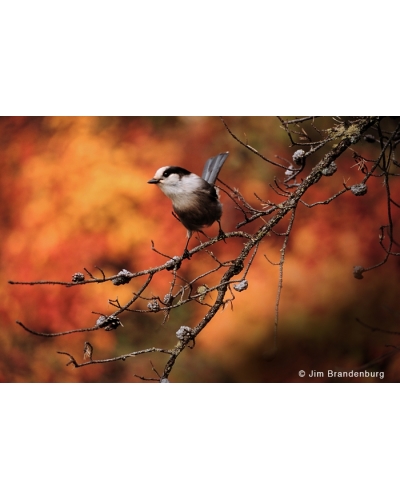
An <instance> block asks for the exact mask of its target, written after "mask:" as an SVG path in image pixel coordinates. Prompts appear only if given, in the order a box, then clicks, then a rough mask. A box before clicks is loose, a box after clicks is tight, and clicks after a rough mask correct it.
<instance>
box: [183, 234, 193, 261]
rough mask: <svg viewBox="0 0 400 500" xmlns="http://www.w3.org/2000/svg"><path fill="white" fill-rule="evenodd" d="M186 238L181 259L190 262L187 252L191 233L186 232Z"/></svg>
mask: <svg viewBox="0 0 400 500" xmlns="http://www.w3.org/2000/svg"><path fill="white" fill-rule="evenodd" d="M187 237H188V238H187V242H186V246H185V250H184V251H183V255H182V259H189V260H190V255H189V252H188V245H189V241H190V238H191V237H192V231H189V230H188V232H187Z"/></svg>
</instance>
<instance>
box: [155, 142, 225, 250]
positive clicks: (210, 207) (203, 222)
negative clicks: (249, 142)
mask: <svg viewBox="0 0 400 500" xmlns="http://www.w3.org/2000/svg"><path fill="white" fill-rule="evenodd" d="M228 155H229V151H227V152H226V153H220V154H218V155H217V156H213V157H212V158H209V159H208V160H207V161H206V163H205V164H204V168H203V172H202V174H201V177H199V176H198V175H196V174H194V173H193V172H189V170H186V169H185V168H182V167H177V166H166V167H161V168H159V169H158V170H157V172H156V173H155V174H154V177H153V178H152V179H150V180H149V181H147V182H148V184H156V185H157V186H158V187H159V188H160V189H161V191H162V192H163V193H164V194H165V195H166V196H168V198H170V200H171V201H172V207H173V209H174V212H175V214H176V217H177V218H178V219H179V221H180V222H181V223H182V224H183V226H184V227H185V228H186V230H187V238H188V239H187V242H186V246H185V250H184V252H183V258H190V256H189V253H188V250H187V248H188V244H189V241H190V238H191V237H192V234H193V232H194V231H199V232H201V233H203V231H202V229H203V228H204V227H209V226H211V225H212V224H214V222H218V225H219V234H218V236H219V237H221V238H224V236H225V233H224V232H223V231H222V228H221V222H220V219H221V216H222V203H221V202H220V201H219V192H218V188H216V187H215V186H214V183H215V181H216V179H217V177H218V174H219V172H220V170H221V168H222V165H223V164H224V163H225V160H226V159H227V157H228ZM173 215H174V213H173ZM203 234H204V233H203Z"/></svg>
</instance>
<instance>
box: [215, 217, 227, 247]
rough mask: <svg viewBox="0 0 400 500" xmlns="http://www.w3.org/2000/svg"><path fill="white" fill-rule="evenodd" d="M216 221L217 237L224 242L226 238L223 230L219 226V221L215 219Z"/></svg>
mask: <svg viewBox="0 0 400 500" xmlns="http://www.w3.org/2000/svg"><path fill="white" fill-rule="evenodd" d="M217 222H218V226H219V231H218V238H221V239H222V240H224V243H226V240H225V236H226V235H225V233H224V232H223V230H222V227H221V223H220V221H219V220H217Z"/></svg>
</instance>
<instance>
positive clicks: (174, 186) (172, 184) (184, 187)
mask: <svg viewBox="0 0 400 500" xmlns="http://www.w3.org/2000/svg"><path fill="white" fill-rule="evenodd" d="M170 168H171V167H161V168H159V169H158V170H157V172H156V173H155V174H154V177H153V179H151V181H150V182H151V183H152V184H157V186H158V187H159V188H160V189H161V191H162V192H163V193H164V194H165V195H166V196H168V197H169V198H171V199H172V200H173V201H175V202H178V199H179V198H181V197H186V196H187V195H188V194H189V193H192V192H193V191H195V190H196V189H198V188H200V187H202V186H203V183H204V181H203V179H201V177H199V176H198V175H196V174H193V173H187V174H183V175H182V172H180V173H175V172H171V173H169V175H167V176H165V175H164V173H165V171H166V170H168V169H170Z"/></svg>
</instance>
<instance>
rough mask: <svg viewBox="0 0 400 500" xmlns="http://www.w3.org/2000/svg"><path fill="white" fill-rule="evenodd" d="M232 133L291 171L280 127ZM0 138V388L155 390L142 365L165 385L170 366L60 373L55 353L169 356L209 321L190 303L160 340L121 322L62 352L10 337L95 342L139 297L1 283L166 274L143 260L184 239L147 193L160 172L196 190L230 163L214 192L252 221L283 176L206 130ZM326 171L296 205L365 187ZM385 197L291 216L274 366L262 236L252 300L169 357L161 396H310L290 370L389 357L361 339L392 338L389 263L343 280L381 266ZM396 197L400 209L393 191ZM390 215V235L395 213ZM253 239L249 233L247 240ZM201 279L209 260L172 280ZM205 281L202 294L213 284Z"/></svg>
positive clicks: (97, 288)
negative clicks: (190, 392)
mask: <svg viewBox="0 0 400 500" xmlns="http://www.w3.org/2000/svg"><path fill="white" fill-rule="evenodd" d="M227 122H228V123H229V125H230V127H232V129H234V130H235V133H236V134H237V135H238V136H240V138H241V139H242V140H244V141H245V142H248V143H249V144H251V145H252V146H253V147H254V148H256V149H258V150H260V151H261V152H262V153H263V154H264V155H265V156H268V157H270V158H271V159H274V158H275V155H278V156H280V157H282V158H287V159H288V160H290V159H291V156H292V154H293V152H294V150H293V148H290V145H289V140H288V137H287V135H286V133H285V132H284V131H283V130H282V129H281V128H280V126H279V122H278V120H277V119H276V118H269V117H248V118H244V117H241V118H235V117H231V118H227ZM0 137H1V156H0V164H1V165H0V167H1V174H0V196H1V215H2V217H1V222H0V223H1V233H2V238H1V243H0V253H1V264H0V278H1V280H0V287H1V292H2V301H1V304H0V318H1V326H0V350H1V355H0V356H1V358H0V380H1V381H2V382H8V381H10V382H50V381H53V382H61V381H63V382H72V381H93V382H94V381H98V382H107V381H118V382H132V381H136V380H137V379H136V378H135V377H134V374H135V373H136V374H140V375H147V376H152V371H151V365H150V360H151V361H152V362H153V364H154V366H156V367H158V368H159V369H160V371H162V367H163V362H164V361H165V360H166V357H165V355H164V356H162V355H155V354H152V355H149V356H147V357H146V356H143V357H138V358H135V359H131V360H127V361H125V362H116V363H106V364H103V365H96V366H89V367H84V368H81V369H74V368H73V367H71V366H68V367H66V366H65V365H66V362H67V361H68V358H66V357H65V356H61V355H59V354H57V351H60V350H61V351H68V352H70V353H71V354H73V355H75V356H76V357H77V358H79V359H82V350H83V344H84V342H85V341H86V340H88V341H90V342H91V343H92V344H93V346H94V348H95V357H96V358H109V357H112V356H116V355H121V354H124V353H129V352H132V351H134V350H138V349H144V348H147V347H153V346H155V347H167V348H169V347H172V346H173V345H174V344H175V342H176V337H175V332H176V330H177V328H179V326H180V325H189V326H193V325H194V324H195V323H196V322H197V321H198V320H199V319H200V318H201V316H202V315H204V314H205V311H206V310H205V306H201V305H200V304H195V303H194V302H191V303H189V304H187V305H186V306H185V307H183V308H179V309H176V310H174V311H173V312H172V314H171V318H170V320H169V321H168V322H167V323H166V324H165V325H162V324H161V323H162V316H161V315H157V314H152V313H150V314H144V313H142V314H127V313H125V314H123V315H122V316H121V321H122V323H123V324H124V327H123V328H119V329H118V330H116V331H111V332H106V331H104V330H100V331H96V332H91V333H90V334H88V333H75V334H72V335H68V336H62V337H57V338H44V337H38V336H34V335H31V334H29V333H27V332H26V331H24V330H23V329H22V328H21V327H19V326H18V325H17V324H16V323H15V321H16V320H19V321H22V322H23V323H24V324H26V325H27V326H29V327H30V328H32V329H34V330H36V331H39V332H59V331H65V330H69V329H76V328H85V327H90V326H93V325H94V324H95V322H96V319H97V316H96V315H94V314H92V311H96V312H101V313H102V314H107V315H108V314H111V313H112V312H113V311H114V308H113V307H112V306H110V305H109V304H108V299H110V298H111V299H115V298H117V297H118V299H119V301H120V303H124V301H127V300H129V299H130V298H131V296H132V292H133V291H136V290H137V287H138V286H137V284H136V282H134V281H132V282H131V283H130V284H128V285H125V286H120V287H115V286H113V285H112V284H111V283H110V282H108V283H107V284H101V285H86V286H78V287H73V288H65V287H61V286H57V285H51V286H50V285H48V286H44V285H37V286H28V285H10V284H8V280H15V281H37V280H45V279H46V280H59V281H69V280H70V279H71V276H72V274H73V273H75V272H79V271H83V268H84V267H86V268H87V269H89V270H90V272H92V273H93V274H95V275H97V276H100V273H99V271H97V270H96V267H95V266H98V267H100V268H101V269H102V270H103V271H104V272H105V273H106V275H112V274H116V273H118V272H119V271H120V270H121V269H127V270H129V271H131V272H137V271H139V270H141V269H148V268H150V267H152V266H155V265H159V264H161V263H163V262H164V261H165V259H163V258H162V257H161V256H160V255H158V254H156V253H155V252H153V251H152V250H151V240H153V241H154V244H155V247H156V248H157V249H158V250H159V251H161V252H164V253H166V254H168V255H171V256H173V255H180V254H181V253H182V250H183V248H184V245H185V241H186V236H185V235H186V231H185V229H184V228H183V227H182V226H181V225H180V224H179V222H178V221H177V220H176V219H175V218H174V217H172V215H171V203H170V201H169V200H168V199H167V198H166V197H165V196H164V195H163V194H162V193H161V192H160V191H159V190H158V189H157V188H156V187H155V186H153V185H149V184H147V182H146V181H147V180H149V179H150V178H151V177H152V176H153V174H154V172H155V171H156V169H157V168H159V167H160V166H163V165H180V166H183V167H185V168H187V169H188V170H191V171H194V172H196V173H197V174H200V173H201V170H202V166H203V164H204V162H205V160H206V159H207V158H208V157H210V156H214V155H215V154H217V153H220V152H223V151H230V156H229V158H228V160H227V162H226V164H225V165H224V168H223V169H222V172H221V174H220V178H221V179H222V180H223V181H224V182H226V183H227V184H229V185H230V186H231V187H237V188H238V189H239V190H240V192H241V193H242V195H243V196H244V197H245V198H246V199H247V201H249V202H250V203H251V204H253V205H254V206H256V207H258V206H259V204H260V202H259V201H258V200H257V199H256V198H255V197H254V193H257V195H258V196H260V197H261V198H263V199H264V200H274V201H276V202H277V203H279V202H280V201H281V200H280V199H279V198H278V197H277V195H276V194H275V193H274V192H273V191H272V190H271V188H270V187H269V183H270V182H273V179H274V177H275V176H278V177H279V176H282V175H283V172H282V171H280V170H279V169H276V168H274V167H272V166H270V165H268V164H266V163H265V162H263V161H262V159H261V158H259V157H257V156H256V155H254V154H252V153H251V152H250V151H248V150H246V149H244V148H243V147H242V146H241V145H239V144H238V143H237V142H236V141H234V140H233V139H232V137H231V136H230V135H229V134H228V133H227V131H226V129H225V128H224V126H223V124H222V122H221V121H220V120H219V119H218V118H215V117H208V118H205V117H193V118H189V117H182V118H165V117H161V118H113V117H78V118H76V117H44V118H23V117H11V118H2V119H0ZM363 147H364V146H363V145H360V147H359V149H360V148H363ZM365 147H366V145H365ZM337 164H338V168H339V170H338V173H337V174H336V175H335V176H333V177H330V178H326V179H323V180H322V181H321V182H319V183H318V184H317V185H315V186H314V187H313V189H312V190H310V194H307V198H306V199H305V201H307V202H309V203H311V202H313V201H318V200H323V199H326V198H328V197H329V196H332V195H333V194H334V193H335V192H337V191H338V190H340V189H341V187H342V183H343V181H346V183H348V184H349V185H351V184H354V183H357V182H360V181H361V179H362V174H361V173H360V172H359V170H358V168H357V166H356V165H355V161H354V159H353V158H352V155H351V152H348V153H346V154H345V155H343V157H341V158H339V160H338V161H337ZM384 195H385V193H384V187H383V185H382V182H381V181H378V182H375V184H373V183H371V185H369V191H368V196H364V197H355V196H353V195H352V194H351V193H346V195H344V196H342V197H340V198H339V199H338V200H337V201H336V202H334V203H331V204H329V205H321V206H319V207H315V208H313V209H308V208H306V207H304V206H300V207H299V209H298V213H297V216H296V220H295V224H294V228H293V232H292V237H291V239H290V241H289V246H288V252H287V256H286V264H285V268H284V286H283V290H282V299H281V304H280V325H279V333H278V354H277V356H275V357H274V358H273V359H272V360H271V359H270V356H269V354H270V352H271V351H272V349H273V323H274V311H275V296H276V288H277V279H278V268H277V267H276V266H271V264H270V263H269V262H268V261H267V260H266V258H265V256H264V255H266V256H267V257H268V258H269V259H270V260H271V261H274V262H277V261H278V260H279V256H280V253H279V250H280V248H281V245H282V238H279V237H277V236H274V235H271V237H268V238H266V239H265V240H264V241H263V244H262V246H261V247H260V249H259V251H258V255H257V258H256V260H255V261H254V263H253V266H252V268H251V270H250V272H249V276H248V281H249V288H248V290H247V291H246V292H242V293H238V294H237V297H236V299H235V301H234V302H233V310H232V309H231V308H230V307H226V308H225V310H224V311H221V312H219V313H218V314H217V316H216V318H215V319H214V320H213V321H212V322H211V323H210V324H209V325H208V326H207V328H206V329H205V330H204V331H203V332H202V333H201V334H200V335H199V337H198V338H197V341H196V346H195V348H194V349H193V350H190V349H187V350H186V351H185V352H184V353H183V354H182V356H180V357H179V359H178V361H177V364H176V366H175V367H174V370H173V372H172V375H171V380H172V381H191V382H194V381H196V382H212V381H219V382H268V381H291V382H304V381H308V380H306V379H300V378H299V376H298V371H299V370H301V369H304V370H305V371H306V372H308V371H311V370H324V371H327V370H328V369H352V368H356V367H358V366H361V365H362V364H364V363H367V362H368V361H371V360H372V359H374V358H376V357H378V356H380V355H382V354H384V353H385V352H386V350H385V349H386V348H385V344H388V343H389V344H390V343H392V344H393V343H394V341H395V340H396V339H393V338H388V336H387V335H386V336H385V335H384V334H382V333H381V334H379V333H377V332H371V331H370V330H368V329H366V328H365V327H363V326H362V325H360V324H359V323H357V321H356V318H360V319H362V320H363V321H364V322H366V323H368V324H371V325H373V326H380V327H381V328H384V329H388V330H400V317H399V314H398V305H397V303H398V299H397V297H398V294H399V280H398V273H399V266H400V259H396V258H391V259H389V261H388V263H387V264H386V265H385V266H384V267H381V268H378V269H377V270H376V271H374V272H371V273H368V274H367V275H366V276H365V278H364V279H363V280H356V279H354V277H353V275H352V268H353V266H354V265H363V266H364V267H367V266H370V265H373V264H375V263H376V262H378V261H379V260H381V259H382V258H383V256H384V254H383V251H382V249H381V248H380V246H379V242H378V236H379V227H380V226H381V225H384V224H386V223H387V212H386V199H385V196H384ZM392 195H393V197H394V198H395V199H396V200H397V201H399V199H400V197H399V195H400V189H399V186H398V185H396V183H394V184H393V186H392ZM221 199H222V202H223V204H224V214H223V218H222V227H223V228H224V230H225V231H231V230H233V229H234V227H235V224H236V223H237V222H239V221H240V220H241V217H240V212H238V211H237V210H236V209H235V206H234V204H233V202H232V201H231V200H230V199H229V198H228V197H227V196H226V195H225V194H224V193H222V194H221ZM394 210H395V211H394V220H395V221H398V211H399V210H398V209H397V208H395V209H394ZM256 228H257V223H253V224H252V225H250V226H249V227H246V231H248V232H250V231H251V230H254V229H256ZM279 229H282V231H284V230H285V226H284V225H283V224H282V225H281V226H280V227H278V228H277V230H279ZM217 231H218V227H217V226H216V225H215V226H213V227H212V228H210V229H208V230H206V232H207V234H210V235H214V234H216V233H217ZM397 235H398V232H397ZM395 239H396V234H395ZM398 239H400V238H398ZM195 243H196V242H195V240H194V241H192V243H191V245H192V246H194V245H195ZM241 245H242V242H241V241H240V240H234V239H230V240H228V242H227V244H224V243H223V242H219V243H218V244H217V245H215V247H213V252H214V253H215V254H216V255H218V256H219V257H220V258H223V259H228V258H230V257H232V258H233V257H235V255H237V253H238V252H239V251H240V248H241ZM211 266H213V261H212V259H211V258H210V257H209V256H207V254H204V255H203V254H201V255H200V254H197V255H196V256H194V257H193V258H192V259H191V260H190V261H185V262H184V263H183V265H182V268H181V270H180V273H181V274H182V276H185V277H187V278H193V277H194V276H196V275H198V274H200V273H201V272H203V271H204V269H207V268H209V267H211ZM212 280H213V278H210V282H209V281H207V285H208V286H211V285H214V284H215V283H217V281H215V282H212ZM170 281H171V278H170V276H169V275H168V273H167V272H164V273H161V274H159V275H157V276H156V277H155V279H154V281H153V282H152V284H151V289H150V291H149V293H150V292H151V293H153V294H154V295H160V296H163V295H164V294H165V293H167V292H168V287H169V282H170ZM142 282H143V281H141V282H140V283H142ZM214 296H215V292H214ZM150 298H151V297H150ZM142 305H143V309H146V304H145V303H144V304H142ZM379 369H381V370H382V369H383V370H384V372H385V378H384V380H383V381H397V380H399V378H400V361H399V360H398V359H397V358H396V357H393V358H390V360H389V361H387V363H386V364H385V365H384V366H383V365H380V367H379ZM374 381H377V380H374Z"/></svg>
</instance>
